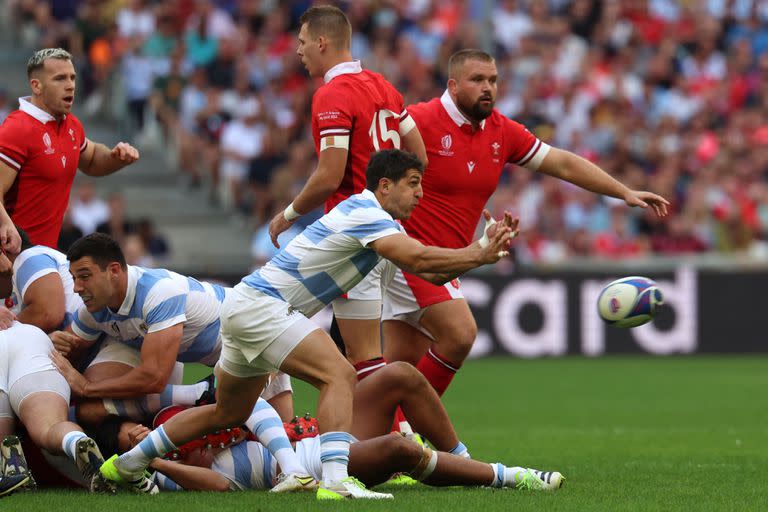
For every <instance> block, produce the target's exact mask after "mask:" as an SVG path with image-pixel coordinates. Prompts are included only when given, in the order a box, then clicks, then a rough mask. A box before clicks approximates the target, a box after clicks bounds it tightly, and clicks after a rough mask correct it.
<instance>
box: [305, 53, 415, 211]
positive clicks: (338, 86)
mask: <svg viewBox="0 0 768 512" xmlns="http://www.w3.org/2000/svg"><path fill="white" fill-rule="evenodd" d="M324 79H325V83H324V84H323V85H322V86H320V88H318V89H317V91H315V94H314V97H313V98H312V136H313V138H314V140H315V151H317V154H318V155H319V154H320V152H321V151H322V150H323V149H325V148H327V147H345V146H344V144H347V145H346V147H347V148H348V151H349V153H348V155H347V165H346V168H345V169H344V178H343V179H342V181H341V184H340V185H339V188H338V189H337V190H336V192H334V193H333V195H332V196H331V197H330V198H328V200H327V201H326V202H325V211H326V213H327V212H329V211H330V210H332V209H333V207H334V206H336V205H337V204H339V203H340V202H341V201H343V200H344V199H346V198H348V197H349V196H351V195H353V194H359V193H360V192H362V191H363V189H364V188H365V167H366V166H367V165H368V160H369V159H370V157H371V153H373V152H374V151H378V150H380V149H392V148H400V138H401V136H403V135H406V134H407V133H408V132H409V131H410V130H411V129H413V127H414V126H415V125H414V123H413V120H412V119H411V117H410V115H409V114H408V111H406V110H405V108H404V106H403V97H402V95H401V94H400V93H399V92H397V90H396V89H395V88H394V87H393V86H392V84H390V83H389V82H387V80H386V79H385V78H384V77H383V76H381V75H379V74H378V73H373V72H371V71H367V70H363V69H362V67H361V66H360V62H359V61H354V62H343V63H341V64H338V65H336V66H334V67H333V68H331V69H330V70H329V71H328V72H327V73H326V74H325V77H324Z"/></svg>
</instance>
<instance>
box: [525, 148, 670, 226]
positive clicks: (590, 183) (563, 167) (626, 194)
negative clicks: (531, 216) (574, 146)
mask: <svg viewBox="0 0 768 512" xmlns="http://www.w3.org/2000/svg"><path fill="white" fill-rule="evenodd" d="M539 171H540V172H542V173H544V174H548V175H549V176H554V177H555V178H560V179H562V180H565V181H568V182H571V183H573V184H574V185H577V186H579V187H581V188H583V189H586V190H589V191H590V192H595V193H597V194H603V195H606V196H611V197H615V198H618V199H622V200H624V201H625V202H626V203H627V205H629V206H639V207H640V208H648V207H649V206H650V207H651V208H653V211H654V212H656V215H658V216H660V217H664V216H666V215H667V213H668V210H667V207H668V206H669V201H667V200H666V199H664V198H663V197H661V196H660V195H657V194H654V193H653V192H646V191H638V190H631V189H630V188H628V187H627V186H626V185H624V184H623V183H621V182H620V181H618V180H616V179H615V178H613V177H612V176H611V175H609V174H608V173H607V172H605V171H604V170H602V169H601V168H600V167H598V166H596V165H595V164H593V163H592V162H590V161H589V160H587V159H585V158H582V157H580V156H578V155H576V154H575V153H571V152H570V151H565V150H563V149H558V148H552V149H551V150H550V151H549V153H548V154H547V156H545V157H544V160H543V161H542V162H541V166H540V167H539Z"/></svg>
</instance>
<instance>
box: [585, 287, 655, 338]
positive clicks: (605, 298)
mask: <svg viewBox="0 0 768 512" xmlns="http://www.w3.org/2000/svg"><path fill="white" fill-rule="evenodd" d="M663 303H664V299H663V297H662V294H661V290H659V287H658V285H657V284H656V281H654V280H652V279H648V278H647V277H640V276H631V277H624V278H622V279H617V280H616V281H613V282H612V283H609V284H608V285H606V286H605V287H604V288H603V289H602V291H601V292H600V296H599V297H598V299H597V312H598V314H599V315H600V318H602V319H603V320H604V321H605V323H607V324H609V325H612V326H614V327H621V328H627V327H637V326H639V325H643V324H645V323H648V322H650V321H651V319H652V318H653V315H654V314H655V313H656V306H658V305H659V304H663Z"/></svg>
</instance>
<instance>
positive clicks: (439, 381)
mask: <svg viewBox="0 0 768 512" xmlns="http://www.w3.org/2000/svg"><path fill="white" fill-rule="evenodd" d="M459 368H461V365H460V364H459V365H457V364H455V363H452V362H450V361H448V360H447V359H445V358H444V357H443V356H441V355H439V354H438V353H436V352H435V351H434V350H432V349H431V348H430V349H429V350H428V351H427V353H426V354H424V356H422V358H421V360H420V361H419V363H418V364H417V365H416V369H418V370H419V371H420V372H421V373H422V374H423V375H424V377H426V378H427V380H428V381H429V383H430V384H432V387H433V388H435V391H437V394H438V395H440V396H443V393H445V390H446V389H447V388H448V385H449V384H450V383H451V381H452V380H453V376H454V375H456V372H457V371H458V370H459Z"/></svg>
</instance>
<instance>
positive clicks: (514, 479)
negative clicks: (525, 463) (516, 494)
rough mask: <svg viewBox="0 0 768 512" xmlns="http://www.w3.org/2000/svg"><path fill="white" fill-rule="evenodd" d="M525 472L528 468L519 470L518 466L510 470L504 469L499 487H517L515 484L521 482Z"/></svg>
mask: <svg viewBox="0 0 768 512" xmlns="http://www.w3.org/2000/svg"><path fill="white" fill-rule="evenodd" d="M502 467H503V466H502ZM527 471H528V468H521V467H520V466H513V467H511V468H508V467H504V477H503V483H502V485H501V487H517V484H519V483H520V482H521V481H522V479H523V475H525V473H526V472H527Z"/></svg>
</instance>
